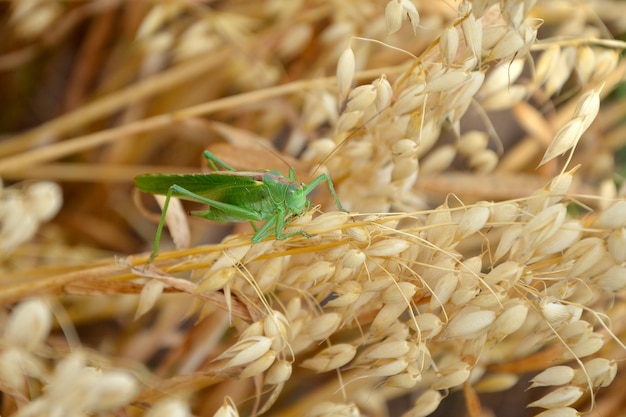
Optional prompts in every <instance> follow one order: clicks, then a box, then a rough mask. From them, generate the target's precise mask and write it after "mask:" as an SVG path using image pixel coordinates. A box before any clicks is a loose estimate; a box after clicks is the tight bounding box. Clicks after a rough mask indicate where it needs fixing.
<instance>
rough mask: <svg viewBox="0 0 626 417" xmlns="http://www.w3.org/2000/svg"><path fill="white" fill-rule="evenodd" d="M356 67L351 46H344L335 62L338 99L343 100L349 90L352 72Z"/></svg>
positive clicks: (352, 76)
mask: <svg viewBox="0 0 626 417" xmlns="http://www.w3.org/2000/svg"><path fill="white" fill-rule="evenodd" d="M355 68H356V60H355V57H354V51H353V50H352V48H350V47H348V48H346V49H345V50H344V51H343V52H342V53H341V55H340V56H339V60H338V62H337V86H338V92H339V97H340V100H341V101H342V102H343V101H344V100H345V99H346V98H347V97H348V93H349V92H350V88H351V87H352V80H353V79H354V72H355Z"/></svg>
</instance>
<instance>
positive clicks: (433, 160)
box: [420, 145, 456, 175]
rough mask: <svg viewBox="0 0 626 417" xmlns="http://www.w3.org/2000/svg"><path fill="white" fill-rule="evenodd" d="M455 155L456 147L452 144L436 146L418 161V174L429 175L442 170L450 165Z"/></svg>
mask: <svg viewBox="0 0 626 417" xmlns="http://www.w3.org/2000/svg"><path fill="white" fill-rule="evenodd" d="M455 156H456V148H455V147H454V146H452V145H444V146H440V147H438V148H437V149H435V150H433V151H432V152H430V153H429V154H428V155H427V156H426V158H424V159H423V160H422V161H421V162H420V174H423V175H429V174H437V173H440V172H442V171H443V170H445V169H447V168H448V167H449V166H450V164H451V163H452V161H454V157H455Z"/></svg>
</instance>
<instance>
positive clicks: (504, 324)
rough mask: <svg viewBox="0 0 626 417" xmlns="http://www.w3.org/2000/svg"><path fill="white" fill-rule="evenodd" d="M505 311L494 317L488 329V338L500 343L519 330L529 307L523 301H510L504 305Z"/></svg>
mask: <svg viewBox="0 0 626 417" xmlns="http://www.w3.org/2000/svg"><path fill="white" fill-rule="evenodd" d="M504 308H505V310H504V311H503V312H502V313H501V314H499V315H498V317H496V319H495V320H494V322H493V325H492V326H491V327H490V329H489V337H490V338H492V339H494V340H497V341H500V340H502V339H504V338H505V337H507V336H508V335H510V334H512V333H514V332H516V331H517V330H519V329H520V328H521V327H522V326H523V325H524V323H525V322H526V317H527V316H528V309H529V305H528V303H527V302H524V301H514V300H511V301H510V302H507V303H506V304H505V307H504Z"/></svg>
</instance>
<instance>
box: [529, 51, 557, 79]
mask: <svg viewBox="0 0 626 417" xmlns="http://www.w3.org/2000/svg"><path fill="white" fill-rule="evenodd" d="M560 54H561V47H560V46H559V45H558V44H556V43H553V44H551V45H549V46H548V47H547V48H546V50H545V51H543V53H542V54H541V56H540V57H539V59H538V60H537V62H536V66H535V73H534V77H533V81H534V82H535V84H536V85H537V86H539V85H542V84H543V83H544V82H546V80H547V79H548V78H549V77H550V75H551V74H552V72H553V71H554V70H555V69H556V66H557V65H558V63H559V56H560Z"/></svg>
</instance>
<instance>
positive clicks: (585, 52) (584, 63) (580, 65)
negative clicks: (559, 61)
mask: <svg viewBox="0 0 626 417" xmlns="http://www.w3.org/2000/svg"><path fill="white" fill-rule="evenodd" d="M595 67H596V56H595V54H594V51H593V49H591V47H590V46H588V45H585V46H582V47H580V48H578V50H577V54H576V63H575V64H574V68H576V72H577V73H578V77H579V78H580V82H581V84H583V85H585V84H587V83H588V82H589V80H590V79H591V75H592V74H593V72H594V70H595Z"/></svg>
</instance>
